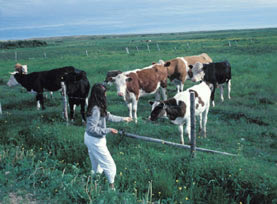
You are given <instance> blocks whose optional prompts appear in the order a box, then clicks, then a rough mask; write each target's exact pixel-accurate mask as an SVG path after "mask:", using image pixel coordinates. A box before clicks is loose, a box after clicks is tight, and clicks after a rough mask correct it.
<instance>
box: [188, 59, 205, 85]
mask: <svg viewBox="0 0 277 204" xmlns="http://www.w3.org/2000/svg"><path fill="white" fill-rule="evenodd" d="M189 67H190V70H189V72H188V74H189V77H190V78H191V81H193V82H198V81H201V80H203V79H204V76H205V72H204V65H203V64H202V63H200V62H197V63H195V64H194V65H193V66H191V65H190V66H189Z"/></svg>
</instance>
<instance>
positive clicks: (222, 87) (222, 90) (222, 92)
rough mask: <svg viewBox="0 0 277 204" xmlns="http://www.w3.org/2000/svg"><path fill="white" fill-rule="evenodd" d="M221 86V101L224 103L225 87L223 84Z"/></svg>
mask: <svg viewBox="0 0 277 204" xmlns="http://www.w3.org/2000/svg"><path fill="white" fill-rule="evenodd" d="M219 86H220V99H221V102H223V101H224V96H223V95H224V86H223V84H221V85H219Z"/></svg>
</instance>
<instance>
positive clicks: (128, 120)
mask: <svg viewBox="0 0 277 204" xmlns="http://www.w3.org/2000/svg"><path fill="white" fill-rule="evenodd" d="M123 120H124V121H125V122H127V123H128V122H131V121H132V120H133V119H132V118H130V117H125V118H124V119H123Z"/></svg>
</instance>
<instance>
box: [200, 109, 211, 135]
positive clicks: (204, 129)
mask: <svg viewBox="0 0 277 204" xmlns="http://www.w3.org/2000/svg"><path fill="white" fill-rule="evenodd" d="M209 108H210V106H207V108H206V110H205V111H204V112H203V131H202V134H203V137H204V138H206V137H207V130H206V125H207V121H208V113H209Z"/></svg>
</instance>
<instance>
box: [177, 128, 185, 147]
mask: <svg viewBox="0 0 277 204" xmlns="http://www.w3.org/2000/svg"><path fill="white" fill-rule="evenodd" d="M178 130H179V133H180V142H181V144H184V135H183V134H184V128H183V125H179V126H178Z"/></svg>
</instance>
